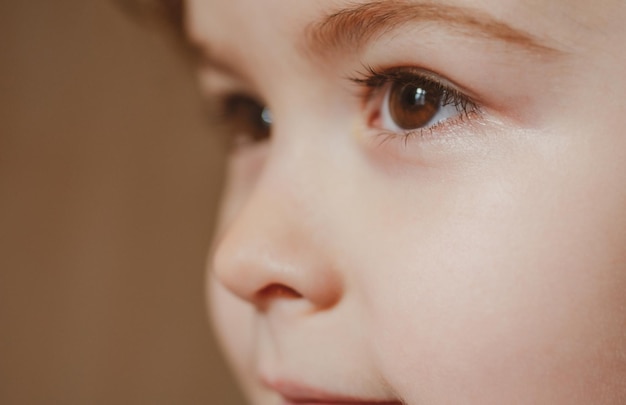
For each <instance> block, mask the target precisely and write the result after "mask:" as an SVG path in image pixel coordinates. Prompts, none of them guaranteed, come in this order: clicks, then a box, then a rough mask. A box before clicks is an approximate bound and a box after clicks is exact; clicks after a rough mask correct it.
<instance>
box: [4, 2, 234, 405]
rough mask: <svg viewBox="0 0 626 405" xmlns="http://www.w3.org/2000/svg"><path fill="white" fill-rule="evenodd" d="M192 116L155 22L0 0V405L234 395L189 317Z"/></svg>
mask: <svg viewBox="0 0 626 405" xmlns="http://www.w3.org/2000/svg"><path fill="white" fill-rule="evenodd" d="M205 121H206V120H205V118H204V116H203V111H202V107H201V102H200V99H199V95H198V93H197V92H196V90H195V84H194V81H193V76H192V68H191V66H190V64H189V62H188V61H186V60H185V58H183V57H182V52H181V51H180V49H178V48H177V44H176V42H175V41H173V40H171V38H168V33H167V32H164V31H162V30H159V29H155V27H151V28H150V27H146V26H142V25H141V24H138V23H137V21H134V20H133V19H132V18H129V16H128V15H125V14H124V12H123V11H121V10H120V8H119V7H116V5H115V4H114V3H113V2H112V1H109V0H105V1H102V0H100V1H84V0H56V1H49V0H29V1H16V0H14V1H10V0H2V1H0V404H3V405H6V404H227V405H230V404H233V405H236V404H243V401H242V400H241V398H240V396H239V395H238V394H237V392H236V389H235V386H234V384H233V382H232V379H231V377H230V375H229V374H228V371H227V370H226V368H225V366H224V364H223V360H222V358H221V357H220V354H219V351H218V350H217V348H216V346H215V342H214V340H213V337H212V336H211V331H210V327H209V323H208V322H207V318H206V313H205V303H204V297H203V290H204V286H203V279H204V275H203V272H204V262H205V254H206V249H207V246H208V244H209V241H210V237H211V229H212V226H213V215H214V212H215V208H216V198H217V195H218V190H219V187H220V181H221V175H222V163H223V162H222V160H223V158H222V154H221V153H220V149H221V148H220V147H219V146H218V145H219V142H218V141H217V139H216V137H215V136H214V135H212V134H211V131H210V130H209V128H208V125H207V123H206V122H205Z"/></svg>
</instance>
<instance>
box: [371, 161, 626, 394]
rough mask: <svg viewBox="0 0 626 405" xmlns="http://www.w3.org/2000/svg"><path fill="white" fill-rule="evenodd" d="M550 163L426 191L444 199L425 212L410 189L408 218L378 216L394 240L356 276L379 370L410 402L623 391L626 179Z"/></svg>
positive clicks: (387, 241) (381, 247) (625, 363)
mask: <svg viewBox="0 0 626 405" xmlns="http://www.w3.org/2000/svg"><path fill="white" fill-rule="evenodd" d="M575 156H576V155H575ZM577 156H581V154H578V155H577ZM561 164H563V162H561ZM577 166H578V168H577ZM542 167H543V168H542V170H541V172H538V171H537V172H534V170H533V165H531V164H528V165H527V164H523V165H520V169H519V171H517V170H515V171H509V172H507V174H506V176H510V177H509V178H510V179H512V180H509V181H507V179H506V178H503V177H497V176H488V175H487V176H482V177H481V180H480V183H478V182H474V183H473V184H469V183H466V185H464V186H462V187H461V186H459V187H451V185H450V184H447V185H446V186H445V187H447V188H449V189H450V188H452V189H453V190H448V191H445V190H442V189H441V188H439V186H432V187H431V186H425V187H422V191H425V192H426V194H427V195H431V196H432V195H439V196H440V197H441V198H442V201H446V203H445V204H444V203H441V204H439V205H438V206H437V208H436V209H430V210H427V211H425V214H424V216H420V215H419V214H414V211H415V208H416V207H420V206H422V204H423V203H421V202H419V201H420V198H418V197H417V196H410V195H409V196H406V195H405V197H404V198H405V199H404V202H403V204H406V206H407V207H409V206H410V207H411V208H408V209H406V210H405V212H404V213H403V214H405V215H398V218H397V219H395V220H394V219H389V217H388V218H387V220H386V221H385V222H379V223H377V225H376V227H379V228H381V229H383V231H382V232H383V233H384V234H386V235H393V236H390V237H389V238H386V239H385V240H384V241H383V243H382V244H381V245H379V246H378V247H377V250H376V251H377V252H385V254H384V257H383V259H384V260H381V257H376V256H375V255H373V256H371V257H368V258H367V260H364V262H363V266H367V267H366V268H367V269H368V270H366V271H364V274H366V275H367V277H365V276H363V277H362V278H361V279H360V280H359V282H360V283H362V285H361V288H362V289H363V291H365V292H366V293H364V295H363V297H365V298H363V300H364V302H365V305H366V307H367V308H369V310H370V311H371V317H372V325H375V326H374V328H375V331H373V335H374V336H376V339H377V340H378V342H377V344H376V347H380V348H381V350H380V352H378V353H377V355H378V358H379V362H380V363H381V368H382V369H383V370H385V372H384V374H385V375H388V376H390V381H391V384H392V385H393V386H394V387H395V388H397V389H398V391H399V392H400V393H402V394H403V395H405V396H406V399H407V400H408V402H409V403H437V398H439V399H440V398H444V397H445V398H448V399H449V400H450V403H469V402H472V401H470V400H469V399H473V400H474V402H472V403H482V404H487V403H507V402H508V401H509V400H510V398H512V397H516V398H524V397H526V398H542V399H544V400H545V401H547V402H546V403H556V401H561V402H558V403H580V401H581V399H583V398H589V403H592V402H593V400H592V399H591V398H599V397H603V396H604V395H605V394H602V393H601V392H602V391H606V392H611V391H612V392H613V393H616V392H617V391H618V390H619V389H620V388H619V387H620V386H622V385H623V381H624V379H625V378H626V359H625V358H624V355H623V353H624V352H625V350H626V338H625V337H624V325H626V298H625V297H626V295H625V294H624V291H626V249H624V247H626V220H625V217H626V215H625V214H624V210H626V204H624V202H626V198H625V197H626V196H625V192H624V187H623V186H620V184H626V179H620V178H619V176H617V177H616V175H615V172H614V171H613V169H611V170H607V171H606V172H594V170H593V169H591V168H590V167H588V166H585V164H584V163H583V164H582V165H581V162H580V161H577V162H576V164H573V162H572V166H571V169H570V170H565V171H563V170H562V167H561V168H560V170H556V168H555V170H554V171H552V170H550V169H549V168H547V167H546V166H545V165H544V166H542ZM502 176H503V175H502ZM512 184H514V186H511V185H512ZM397 198H398V199H397V201H402V197H400V196H398V197H397ZM421 199H422V200H423V199H424V197H423V196H422V197H421ZM411 212H413V214H411ZM426 213H427V214H428V215H426ZM401 217H404V218H410V221H407V220H406V219H405V220H400V218H401ZM362 250H363V251H368V250H367V249H365V248H363V249H362ZM367 263H369V264H367ZM381 268H384V269H386V271H385V272H380V271H375V270H376V269H381ZM416 381H419V384H416ZM616 387H617V388H616ZM622 389H623V388H622ZM533 390H534V392H532V391H533ZM418 393H419V394H418ZM451 395H454V396H455V397H454V398H452V397H451ZM614 395H619V394H614ZM622 395H623V394H622ZM562 401H566V402H562ZM567 401H571V402H567ZM576 401H579V402H576Z"/></svg>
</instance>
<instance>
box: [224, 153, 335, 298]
mask: <svg viewBox="0 0 626 405" xmlns="http://www.w3.org/2000/svg"><path fill="white" fill-rule="evenodd" d="M292 146H293V148H291V149H290V150H287V149H283V150H282V151H272V152H273V153H276V154H275V155H272V157H271V158H269V159H268V162H267V164H266V165H265V167H264V169H263V172H262V173H261V174H260V176H259V178H258V179H257V182H256V184H255V186H254V190H253V191H252V192H251V194H250V195H249V196H248V200H247V201H246V202H245V203H244V205H243V207H242V209H241V210H240V211H239V213H238V214H236V216H235V218H234V219H233V220H232V221H231V223H230V226H229V227H228V229H226V230H224V233H223V237H222V239H221V240H220V241H219V242H218V244H217V248H216V250H215V254H214V258H213V271H214V272H215V274H216V276H217V279H218V280H219V282H221V283H222V284H223V285H224V286H226V287H227V288H228V289H229V290H231V291H232V292H233V293H234V294H236V295H238V296H239V297H240V298H242V299H244V300H247V301H249V302H251V303H252V304H254V305H256V306H257V307H262V306H265V304H267V303H268V301H273V300H276V299H299V300H306V301H308V303H310V304H311V305H313V306H314V307H316V308H328V307H330V306H332V305H334V304H335V303H336V302H337V301H338V300H339V297H340V296H341V277H340V274H339V272H338V271H337V269H335V268H334V267H333V265H332V258H331V257H330V256H329V252H330V250H328V249H326V248H325V247H324V244H323V243H322V242H323V239H321V238H320V235H323V234H324V227H325V224H324V222H323V221H320V220H319V217H320V215H319V211H320V210H324V209H325V208H324V206H323V205H322V204H321V203H320V201H321V199H320V196H319V194H318V192H316V191H315V190H316V189H318V191H319V190H320V188H322V186H321V184H322V183H323V176H322V174H321V173H316V172H315V170H314V169H315V165H314V164H311V160H312V159H313V157H312V156H310V155H309V156H307V154H306V151H305V150H303V149H298V146H296V145H292Z"/></svg>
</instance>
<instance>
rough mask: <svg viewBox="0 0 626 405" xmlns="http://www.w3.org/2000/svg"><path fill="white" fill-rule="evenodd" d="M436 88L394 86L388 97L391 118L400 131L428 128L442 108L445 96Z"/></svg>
mask: <svg viewBox="0 0 626 405" xmlns="http://www.w3.org/2000/svg"><path fill="white" fill-rule="evenodd" d="M429 87H430V88H429ZM436 87H437V86H425V85H420V84H413V83H402V82H397V83H394V84H392V86H391V88H390V89H389V96H388V97H389V100H388V102H389V107H388V108H389V116H390V118H391V119H392V120H393V122H394V123H395V124H396V125H397V126H398V127H399V128H400V129H407V130H410V129H417V128H422V127H424V126H426V125H427V124H428V123H429V122H431V121H432V120H433V118H434V117H435V115H437V112H438V111H439V109H440V107H441V99H442V96H443V95H442V93H441V91H439V89H437V88H436Z"/></svg>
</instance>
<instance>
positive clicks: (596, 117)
mask: <svg viewBox="0 0 626 405" xmlns="http://www.w3.org/2000/svg"><path fill="white" fill-rule="evenodd" d="M381 3H385V4H386V6H390V7H391V9H389V10H387V11H389V12H390V13H392V14H393V13H394V11H393V10H392V8H393V7H395V8H396V9H398V10H400V9H402V8H404V15H406V14H407V13H406V10H408V9H411V10H413V11H415V16H414V18H413V17H412V18H405V20H404V21H403V22H401V23H400V22H398V23H397V24H395V25H394V26H393V27H386V28H385V29H384V30H383V31H382V32H377V33H376V34H375V35H363V33H361V34H360V35H358V38H361V39H362V40H363V41H367V43H360V44H358V45H357V44H352V45H354V46H349V47H346V49H335V48H336V47H339V48H341V47H342V46H344V45H345V44H344V43H343V42H345V41H344V39H345V38H341V39H337V40H336V41H334V42H333V41H332V40H330V41H329V40H328V38H326V39H327V41H326V42H323V41H322V42H320V43H312V42H311V41H313V42H314V40H313V39H312V38H313V37H315V35H311V32H312V31H315V30H316V29H318V30H319V29H320V25H319V21H322V20H324V19H327V18H328V16H329V15H332V14H333V13H336V12H337V11H339V10H341V9H346V8H353V7H355V5H357V4H367V5H368V6H372V7H373V6H380V4H381ZM186 6H187V29H188V32H189V35H190V38H191V40H192V41H194V42H195V43H196V44H197V45H198V46H199V47H201V48H202V49H203V50H204V52H205V53H207V54H209V55H207V62H206V63H203V64H202V65H201V66H200V69H199V77H200V83H201V86H202V89H203V91H204V92H205V93H206V94H207V97H209V98H211V99H220V98H224V97H225V95H227V94H231V93H243V94H246V95H247V96H249V97H251V98H254V99H256V100H259V103H260V104H261V105H262V106H267V108H268V111H271V122H272V125H271V135H270V136H269V138H267V139H266V138H260V139H256V138H255V139H252V140H248V141H244V142H238V143H237V146H236V147H235V148H234V149H233V151H232V153H231V155H230V158H229V168H228V178H227V187H226V190H225V194H224V196H223V204H222V210H221V214H220V226H219V229H218V233H217V238H216V241H215V245H214V248H213V249H212V252H211V260H210V265H209V267H210V268H209V276H208V287H207V288H208V290H209V291H208V295H209V301H210V311H211V314H212V319H213V322H214V325H215V328H216V330H217V332H218V335H219V337H220V341H221V343H222V345H223V347H224V349H225V352H226V353H227V356H228V359H229V360H230V361H231V363H232V366H233V368H234V370H235V372H236V375H237V376H238V377H239V379H240V381H241V383H242V386H243V387H244V389H245V392H246V394H247V396H248V398H249V401H250V403H251V404H255V405H279V404H295V403H305V402H306V401H308V400H311V401H312V400H317V401H318V402H320V403H321V402H324V403H338V402H339V399H340V398H344V399H345V398H352V401H353V402H351V403H356V402H355V401H357V400H358V401H360V402H359V403H373V402H374V401H387V402H386V403H396V404H400V403H403V404H409V405H421V404H428V405H430V404H436V405H439V404H480V405H486V404H494V405H496V404H624V403H626V102H625V101H624V100H625V96H624V95H625V94H626V24H624V21H626V2H623V1H620V0H600V1H595V2H591V1H587V0H575V1H572V0H541V1H540V0H535V1H532V0H449V1H434V2H430V3H420V2H419V1H417V0H416V1H408V0H407V1H383V2H377V3H373V2H363V1H356V2H355V1H343V0H316V1H313V0H300V1H293V0H262V1H260V0H190V1H188V2H187V4H186ZM413 6H415V7H416V8H415V9H413V8H412V7H413ZM407 7H408V8H407ZM419 7H422V11H420V9H419ZM429 13H430V14H429ZM446 13H447V14H448V15H449V16H450V18H449V19H446V18H441V17H442V16H444V17H445V15H446ZM364 15H365V16H366V17H367V18H368V19H370V18H374V17H375V15H374V14H364ZM468 16H469V17H468ZM367 21H370V20H367ZM451 21H453V22H451ZM472 21H474V22H473V23H472ZM343 28H345V27H343ZM509 29H510V30H509ZM344 31H345V30H344ZM512 32H514V33H516V35H517V34H519V35H520V36H519V37H515V38H513V37H511V36H510V35H509V34H511V33H512ZM334 34H337V33H334ZM334 34H333V33H332V32H331V33H330V34H329V33H328V32H326V34H325V35H331V36H332V35H334ZM320 35H321V34H320ZM317 38H318V40H319V38H320V36H319V35H318V36H317ZM331 39H332V38H331ZM346 41H347V40H346ZM352 41H354V38H353V39H352ZM342 44H343V45H342ZM367 66H372V67H374V68H377V69H378V68H381V69H387V68H403V69H404V68H407V69H413V70H415V69H417V70H418V71H420V72H429V74H432V75H434V76H435V77H437V78H438V80H441V81H442V82H443V83H445V84H446V85H451V86H453V87H454V88H456V89H458V90H459V91H460V92H461V93H463V94H465V95H467V96H468V97H471V100H473V102H475V104H476V106H477V107H476V109H474V110H472V111H470V112H469V113H466V112H463V111H461V110H459V111H457V110H454V111H453V114H452V117H450V118H446V119H444V120H443V121H442V122H440V123H438V124H434V125H430V126H429V128H427V130H423V128H422V130H421V131H417V133H412V134H409V135H408V136H405V135H406V133H405V132H406V131H402V130H398V128H393V127H390V125H391V124H393V120H391V121H390V120H389V116H388V115H389V114H387V111H386V110H385V108H388V105H386V104H385V95H384V94H385V91H389V86H388V85H387V87H386V88H385V86H382V87H383V88H382V90H380V92H379V94H380V95H379V96H373V97H369V96H367V95H366V91H364V90H363V84H362V83H361V84H359V83H355V82H352V81H350V80H349V79H347V78H348V77H352V76H354V75H357V76H359V75H360V76H363V75H364V74H367V73H368V70H367V69H366V68H365V67H367ZM368 97H369V98H368ZM381 117H382V118H381ZM385 117H386V118H385ZM243 132H245V131H243ZM231 135H233V134H230V135H228V136H231ZM234 136H235V137H236V138H237V139H242V138H243V139H245V138H246V137H248V138H251V137H250V135H249V134H246V133H241V131H239V132H237V133H235V134H234ZM307 398H308V399H307Z"/></svg>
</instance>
